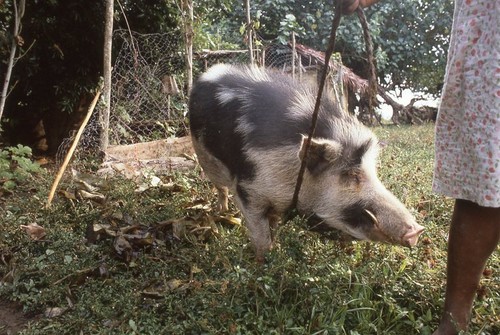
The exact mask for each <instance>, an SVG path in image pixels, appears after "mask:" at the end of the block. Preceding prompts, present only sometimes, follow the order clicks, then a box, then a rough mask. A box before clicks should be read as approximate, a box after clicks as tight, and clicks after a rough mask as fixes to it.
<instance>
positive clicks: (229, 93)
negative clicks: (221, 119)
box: [217, 89, 238, 105]
mask: <svg viewBox="0 0 500 335" xmlns="http://www.w3.org/2000/svg"><path fill="white" fill-rule="evenodd" d="M217 99H218V100H219V102H220V104H221V105H225V104H228V103H230V102H231V101H232V100H235V99H238V94H236V93H235V92H234V91H233V90H231V89H223V90H219V91H218V92H217Z"/></svg>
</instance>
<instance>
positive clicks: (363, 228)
mask: <svg viewBox="0 0 500 335" xmlns="http://www.w3.org/2000/svg"><path fill="white" fill-rule="evenodd" d="M339 138H342V140H335V139H333V140H332V139H313V140H312V141H311V144H310V146H309V150H308V152H307V157H306V158H305V162H306V172H305V174H304V182H303V186H302V189H301V193H300V197H299V207H302V208H303V209H305V210H306V211H310V212H313V213H314V214H315V215H317V216H318V217H319V218H320V219H322V220H323V221H324V224H326V225H327V226H329V227H332V228H336V229H339V230H341V231H344V232H346V233H348V234H349V235H351V236H353V237H355V238H358V239H362V240H371V241H384V242H388V243H392V244H399V245H403V246H408V247H411V246H414V245H415V244H416V243H417V241H418V237H419V235H420V234H421V233H422V232H423V230H424V228H423V227H422V226H421V225H419V224H418V223H417V222H416V221H415V219H414V217H413V216H412V215H411V214H410V212H409V211H408V209H406V208H405V206H404V205H403V204H402V203H401V202H400V201H399V200H398V199H397V198H396V197H395V196H394V195H393V194H392V193H391V192H389V191H388V190H387V189H386V188H385V187H384V185H383V184H382V183H381V182H380V180H379V179H378V177H377V172H376V162H377V156H378V140H377V139H376V137H375V135H374V134H373V133H372V132H371V131H369V130H368V129H367V128H365V127H363V126H361V125H359V127H356V129H355V131H353V129H350V130H348V131H345V132H344V133H343V134H342V136H340V137H339ZM306 142H307V139H306V138H305V137H304V138H303V140H302V145H301V148H300V151H299V157H300V158H301V159H303V157H304V153H305V147H306V145H305V144H306ZM301 198H302V200H301Z"/></svg>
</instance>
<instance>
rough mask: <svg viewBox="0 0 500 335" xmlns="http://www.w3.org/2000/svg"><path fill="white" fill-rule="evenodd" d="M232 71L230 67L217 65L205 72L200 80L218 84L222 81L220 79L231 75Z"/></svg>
mask: <svg viewBox="0 0 500 335" xmlns="http://www.w3.org/2000/svg"><path fill="white" fill-rule="evenodd" d="M230 71H231V66H230V65H227V64H217V65H214V66H212V67H211V68H210V69H208V70H207V72H205V73H204V74H203V75H202V76H201V77H200V80H202V81H208V82H217V81H218V80H219V79H220V77H222V76H224V75H225V74H228V73H230Z"/></svg>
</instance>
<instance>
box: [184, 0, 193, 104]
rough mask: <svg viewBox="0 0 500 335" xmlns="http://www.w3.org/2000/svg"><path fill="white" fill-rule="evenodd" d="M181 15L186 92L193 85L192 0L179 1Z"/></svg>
mask: <svg viewBox="0 0 500 335" xmlns="http://www.w3.org/2000/svg"><path fill="white" fill-rule="evenodd" d="M181 12H182V13H181V17H182V21H183V25H184V51H185V60H186V77H187V83H186V86H187V94H188V95H189V92H191V87H193V36H194V29H193V21H194V13H193V1H192V0H182V1H181Z"/></svg>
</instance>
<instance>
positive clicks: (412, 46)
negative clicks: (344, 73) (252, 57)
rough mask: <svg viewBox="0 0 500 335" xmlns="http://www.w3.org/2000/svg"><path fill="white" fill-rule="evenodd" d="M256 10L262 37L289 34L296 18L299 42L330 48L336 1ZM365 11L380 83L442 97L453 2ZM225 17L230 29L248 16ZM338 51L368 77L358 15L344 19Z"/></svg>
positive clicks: (294, 1) (419, 1)
mask: <svg viewBox="0 0 500 335" xmlns="http://www.w3.org/2000/svg"><path fill="white" fill-rule="evenodd" d="M234 3H236V2H234ZM229 6H231V5H229ZM252 12H253V14H252V16H256V17H259V18H260V29H259V30H258V31H257V33H258V34H259V35H260V36H261V37H263V38H264V39H275V38H278V37H280V36H283V34H281V31H282V26H283V24H285V25H286V23H287V20H288V21H289V19H288V18H289V17H290V15H293V16H294V17H295V21H296V22H297V24H298V28H297V29H296V30H297V31H298V36H297V38H298V40H299V42H300V43H302V44H306V45H308V46H310V47H312V48H315V49H317V50H325V49H326V43H327V40H328V36H329V33H330V26H331V21H332V19H333V16H334V0H325V1H308V0H280V1H275V0H255V1H253V2H252ZM365 13H366V15H367V18H368V22H369V25H370V29H371V34H372V38H373V42H374V48H375V57H376V60H377V70H378V78H379V82H380V83H381V84H382V85H383V86H384V87H385V88H388V89H391V88H395V87H399V88H411V89H413V90H419V91H423V92H428V93H432V94H438V93H439V91H440V83H441V82H442V80H443V76H444V69H445V63H446V54H447V50H448V35H449V32H450V29H451V22H452V14H453V0H445V1H437V2H436V1H431V0H408V1H400V2H395V1H382V2H380V3H378V4H377V5H374V6H372V7H370V8H367V9H365ZM225 14H227V15H228V16H227V17H226V21H222V22H228V25H227V26H226V29H227V30H232V29H235V28H234V26H235V25H238V24H240V23H241V22H244V16H243V15H244V13H243V11H242V10H239V7H238V6H233V7H231V11H227V12H225ZM219 29H225V28H219ZM336 51H338V52H340V53H341V54H342V60H343V62H344V64H346V65H347V66H349V67H350V68H352V69H353V70H354V71H355V73H357V74H358V75H360V76H362V77H364V78H366V77H367V76H366V71H367V66H366V56H365V44H364V40H363V35H362V31H361V27H360V24H359V20H358V19H357V17H356V16H355V15H351V16H349V17H344V18H343V20H342V22H341V25H340V27H339V30H338V32H337V47H336Z"/></svg>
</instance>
